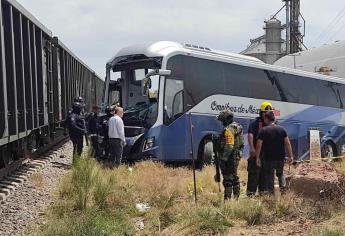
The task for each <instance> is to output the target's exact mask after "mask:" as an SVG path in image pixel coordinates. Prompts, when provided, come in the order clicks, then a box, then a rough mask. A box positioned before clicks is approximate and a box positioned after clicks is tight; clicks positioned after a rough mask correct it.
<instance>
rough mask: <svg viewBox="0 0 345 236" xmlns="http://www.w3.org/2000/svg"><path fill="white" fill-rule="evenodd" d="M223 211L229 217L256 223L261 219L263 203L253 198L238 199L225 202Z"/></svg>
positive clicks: (251, 223)
mask: <svg viewBox="0 0 345 236" xmlns="http://www.w3.org/2000/svg"><path fill="white" fill-rule="evenodd" d="M223 211H224V214H225V215H227V216H229V217H231V218H235V219H240V220H245V221H246V222H247V224H248V225H258V224H260V223H261V221H262V216H263V204H262V203H261V202H260V201H259V200H255V199H240V200H238V201H229V202H227V203H226V204H225V205H224V209H223Z"/></svg>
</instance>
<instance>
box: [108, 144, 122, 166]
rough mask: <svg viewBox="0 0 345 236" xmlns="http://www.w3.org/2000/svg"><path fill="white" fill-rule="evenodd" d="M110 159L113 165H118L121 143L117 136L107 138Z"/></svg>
mask: <svg viewBox="0 0 345 236" xmlns="http://www.w3.org/2000/svg"><path fill="white" fill-rule="evenodd" d="M109 149H110V161H112V162H113V163H114V164H115V165H120V164H121V160H122V152H123V145H122V141H121V139H119V138H110V139H109Z"/></svg>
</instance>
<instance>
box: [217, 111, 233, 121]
mask: <svg viewBox="0 0 345 236" xmlns="http://www.w3.org/2000/svg"><path fill="white" fill-rule="evenodd" d="M233 118H234V114H233V113H232V112H231V111H229V110H224V111H222V112H220V113H219V115H218V116H217V120H219V121H221V122H222V123H223V124H224V125H228V124H230V123H232V121H233Z"/></svg>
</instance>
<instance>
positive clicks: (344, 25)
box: [328, 23, 345, 41]
mask: <svg viewBox="0 0 345 236" xmlns="http://www.w3.org/2000/svg"><path fill="white" fill-rule="evenodd" d="M344 27H345V23H344V24H342V25H340V27H339V29H338V30H337V31H336V32H335V33H334V34H333V35H332V36H331V37H330V38H329V39H328V41H332V40H333V39H334V37H335V36H337V35H338V34H339V33H340V32H341V31H342V30H343V29H344Z"/></svg>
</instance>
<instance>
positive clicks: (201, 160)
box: [196, 139, 213, 169]
mask: <svg viewBox="0 0 345 236" xmlns="http://www.w3.org/2000/svg"><path fill="white" fill-rule="evenodd" d="M212 160H213V143H212V141H211V140H207V139H205V140H204V141H202V142H201V143H200V146H199V151H198V160H197V162H196V167H197V168H198V169H202V167H203V166H204V165H209V164H211V163H212Z"/></svg>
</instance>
